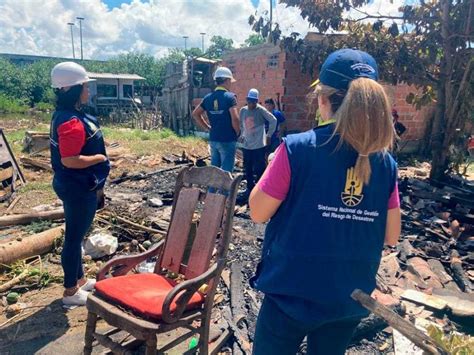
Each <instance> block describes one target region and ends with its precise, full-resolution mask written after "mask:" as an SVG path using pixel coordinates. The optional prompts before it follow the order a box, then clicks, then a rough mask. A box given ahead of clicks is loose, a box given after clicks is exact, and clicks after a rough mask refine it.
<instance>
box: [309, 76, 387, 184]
mask: <svg viewBox="0 0 474 355" xmlns="http://www.w3.org/2000/svg"><path fill="white" fill-rule="evenodd" d="M315 92H316V93H317V94H319V95H324V96H327V97H328V98H329V97H331V99H332V100H330V102H331V106H332V107H333V108H334V106H338V107H337V108H336V110H334V109H333V112H334V116H333V118H335V119H336V128H335V130H334V133H335V134H339V137H340V142H339V147H340V145H341V144H342V143H343V142H345V143H347V144H349V145H350V146H352V148H354V149H355V150H356V151H357V153H358V154H359V156H358V157H357V161H356V165H355V174H356V176H357V177H358V178H359V179H360V180H362V181H363V182H364V184H365V185H367V184H368V183H369V181H370V175H371V167H370V160H369V155H370V154H372V153H376V152H383V153H385V152H387V150H388V149H390V148H391V146H392V144H393V140H394V137H395V131H394V127H393V123H392V114H391V108H390V107H391V105H390V101H389V99H388V97H387V94H386V93H385V90H384V88H383V87H382V85H380V84H379V83H377V82H376V81H374V80H372V79H368V78H357V79H355V80H353V81H351V83H350V85H349V90H348V91H347V93H346V94H345V95H344V93H343V92H342V93H341V91H338V90H337V89H334V88H332V87H329V86H326V85H318V87H317V88H316V89H315ZM338 93H339V95H343V96H341V97H342V98H343V99H342V103H340V105H339V103H338V102H334V101H335V100H334V98H335V97H336V101H338V100H337V99H338V97H337V96H338V95H334V94H338Z"/></svg>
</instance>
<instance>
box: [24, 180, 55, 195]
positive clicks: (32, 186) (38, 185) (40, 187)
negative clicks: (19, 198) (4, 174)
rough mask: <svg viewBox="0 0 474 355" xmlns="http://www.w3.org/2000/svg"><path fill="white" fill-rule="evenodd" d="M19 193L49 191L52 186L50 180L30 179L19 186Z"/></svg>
mask: <svg viewBox="0 0 474 355" xmlns="http://www.w3.org/2000/svg"><path fill="white" fill-rule="evenodd" d="M20 192H21V193H24V194H25V193H28V192H51V193H54V191H53V186H51V182H50V181H47V182H45V181H31V182H27V183H26V185H24V186H22V187H21V188H20Z"/></svg>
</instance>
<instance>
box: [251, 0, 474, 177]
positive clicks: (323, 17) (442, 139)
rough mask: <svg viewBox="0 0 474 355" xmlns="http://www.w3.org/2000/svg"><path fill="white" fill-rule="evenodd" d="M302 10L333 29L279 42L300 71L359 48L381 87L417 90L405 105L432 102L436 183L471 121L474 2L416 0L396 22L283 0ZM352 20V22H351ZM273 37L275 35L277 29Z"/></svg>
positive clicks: (332, 5) (345, 0)
mask: <svg viewBox="0 0 474 355" xmlns="http://www.w3.org/2000/svg"><path fill="white" fill-rule="evenodd" d="M282 2H283V3H286V4H287V5H288V6H294V7H297V8H299V9H300V10H301V15H302V16H303V18H305V19H306V20H307V21H308V22H309V23H310V24H311V25H312V26H313V27H315V28H316V30H317V31H319V32H320V33H323V34H325V33H328V32H329V31H331V30H336V31H341V32H343V33H345V34H344V35H328V36H327V37H326V39H325V40H323V41H321V42H319V43H306V42H305V41H303V40H302V39H301V38H300V36H299V34H297V33H293V34H291V35H290V36H288V37H285V38H281V37H280V36H279V34H278V35H277V36H275V35H273V36H272V38H273V39H274V42H275V43H276V41H277V40H279V39H280V38H281V44H282V46H283V47H284V48H285V49H286V50H288V51H290V52H293V53H296V54H297V55H296V57H297V58H298V60H299V61H300V63H301V67H302V70H305V71H310V72H313V71H315V70H316V69H317V68H318V66H319V65H320V64H321V63H322V61H323V60H324V58H325V57H326V56H327V55H328V54H329V53H330V52H332V51H333V50H335V49H338V48H343V47H357V48H360V49H362V50H366V51H367V52H369V53H370V54H372V55H373V56H374V57H375V59H376V60H377V62H378V64H379V70H380V74H381V78H382V80H385V81H387V82H390V83H392V84H397V83H401V82H405V83H408V84H411V85H414V87H415V88H416V89H417V91H416V92H414V93H411V94H410V95H408V97H407V101H408V102H409V103H411V104H414V105H416V106H417V107H418V108H419V107H421V106H422V105H425V104H427V103H430V102H435V103H436V111H435V115H434V118H433V122H432V125H431V127H432V131H431V132H430V133H431V147H432V170H431V177H432V178H435V179H441V178H443V176H444V173H445V171H446V169H447V168H448V166H449V163H450V158H451V157H450V153H449V152H450V146H451V145H452V144H453V143H454V142H455V141H456V140H457V138H458V129H461V130H462V129H464V127H465V124H466V121H467V120H468V119H471V120H472V119H473V118H472V114H471V112H472V108H473V107H472V105H473V96H474V74H473V66H474V57H473V48H471V45H472V43H473V40H474V28H473V19H474V14H473V12H474V9H473V8H474V2H472V0H433V1H429V2H428V1H424V0H420V1H419V2H416V4H414V5H405V6H403V7H401V8H400V9H399V11H400V15H396V16H383V15H380V14H374V13H366V12H363V11H362V10H361V7H362V6H363V5H366V4H367V3H369V2H370V1H369V0H355V1H350V0H339V1H335V2H327V1H314V0H282ZM354 14H357V16H354ZM249 22H250V24H251V25H253V28H254V29H255V30H257V31H258V30H260V31H261V29H262V28H265V26H266V25H265V24H264V23H263V22H262V18H260V19H256V18H255V17H253V16H252V17H251V18H250V19H249ZM278 31H279V30H278Z"/></svg>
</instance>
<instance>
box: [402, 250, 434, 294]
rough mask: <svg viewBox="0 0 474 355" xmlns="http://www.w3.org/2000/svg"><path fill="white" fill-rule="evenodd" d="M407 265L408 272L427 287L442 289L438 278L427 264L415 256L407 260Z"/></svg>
mask: <svg viewBox="0 0 474 355" xmlns="http://www.w3.org/2000/svg"><path fill="white" fill-rule="evenodd" d="M407 264H408V270H410V271H411V272H413V273H414V274H416V275H418V276H419V277H421V278H422V279H423V281H425V282H426V284H427V285H428V286H429V287H433V288H443V284H442V283H441V282H440V280H439V279H438V276H436V274H435V273H434V272H433V271H432V270H431V268H430V266H429V264H428V263H427V262H426V261H425V260H424V259H422V258H420V257H417V256H416V257H414V258H410V259H408V261H407Z"/></svg>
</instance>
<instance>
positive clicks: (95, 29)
mask: <svg viewBox="0 0 474 355" xmlns="http://www.w3.org/2000/svg"><path fill="white" fill-rule="evenodd" d="M254 11H255V8H254V7H253V5H252V3H251V1H250V0H226V1H220V0H189V1H186V0H173V1H169V0H150V1H144V0H134V1H133V2H132V3H131V4H122V5H121V6H120V7H119V8H113V9H109V8H108V7H107V6H106V5H105V4H104V3H103V2H102V1H101V0H79V1H78V0H46V1H45V0H2V1H1V2H0V28H1V29H2V30H1V31H0V52H7V53H25V54H37V55H54V56H71V42H70V32H69V27H68V26H67V22H70V21H72V20H74V18H75V17H76V16H83V17H85V18H86V20H85V21H84V22H83V45H84V55H85V57H87V58H104V57H107V56H110V55H113V54H117V53H123V52H128V51H130V50H138V51H144V52H148V53H152V54H154V55H163V54H164V53H166V52H167V48H170V47H171V48H173V47H183V45H184V40H183V38H182V36H184V35H187V36H189V40H188V47H201V36H200V34H199V33H200V32H206V33H207V36H206V44H208V43H209V39H210V38H211V37H212V36H213V35H221V36H224V37H228V38H232V39H234V41H236V42H237V43H242V42H243V41H244V40H245V39H246V38H247V37H248V35H249V34H250V32H251V30H250V27H249V26H248V23H247V20H248V17H249V16H250V14H252V13H253V12H254ZM76 23H77V21H76ZM74 34H75V38H74V40H75V48H76V54H77V53H78V52H79V27H78V26H76V27H75V28H74Z"/></svg>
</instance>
